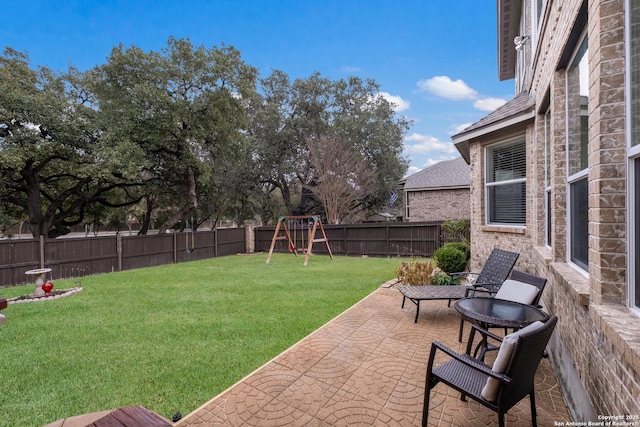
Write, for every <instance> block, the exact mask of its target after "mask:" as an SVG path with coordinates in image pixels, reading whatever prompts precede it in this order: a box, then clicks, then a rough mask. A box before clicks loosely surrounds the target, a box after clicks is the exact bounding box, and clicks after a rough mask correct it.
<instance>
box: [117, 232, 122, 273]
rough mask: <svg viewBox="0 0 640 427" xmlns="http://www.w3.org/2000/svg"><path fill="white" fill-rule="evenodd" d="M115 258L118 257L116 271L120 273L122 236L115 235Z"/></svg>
mask: <svg viewBox="0 0 640 427" xmlns="http://www.w3.org/2000/svg"><path fill="white" fill-rule="evenodd" d="M116 254H117V255H116V256H117V257H118V271H122V235H121V234H120V233H118V234H116Z"/></svg>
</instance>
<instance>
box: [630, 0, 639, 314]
mask: <svg viewBox="0 0 640 427" xmlns="http://www.w3.org/2000/svg"><path fill="white" fill-rule="evenodd" d="M628 6H629V7H628V9H627V10H628V19H629V25H628V37H629V38H630V40H629V43H628V44H627V46H628V48H627V49H628V52H627V54H628V58H629V61H628V63H627V64H628V65H627V66H628V70H627V74H628V78H627V81H628V88H629V89H628V94H629V96H628V97H627V99H628V107H629V108H628V109H627V111H629V112H630V117H629V120H628V123H629V124H628V126H629V132H628V135H629V140H628V150H627V152H628V156H629V172H630V173H629V180H628V187H629V190H628V191H629V193H628V194H629V215H628V218H629V224H628V226H629V230H630V233H629V238H630V241H629V257H628V261H627V263H628V271H629V276H628V277H629V296H630V298H629V305H630V306H632V307H636V308H638V309H640V265H638V261H637V260H638V258H639V257H640V1H639V0H630V1H629V2H628Z"/></svg>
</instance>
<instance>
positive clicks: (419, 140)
mask: <svg viewBox="0 0 640 427" xmlns="http://www.w3.org/2000/svg"><path fill="white" fill-rule="evenodd" d="M404 141H405V144H404V146H405V151H406V152H407V154H414V155H416V154H417V155H420V154H432V153H433V152H434V151H436V152H440V153H446V154H454V153H457V150H456V147H455V146H454V145H453V144H452V143H451V142H443V141H440V140H439V139H438V138H436V137H433V136H429V135H422V134H419V133H416V132H414V133H412V134H411V135H409V136H406V137H405V138H404Z"/></svg>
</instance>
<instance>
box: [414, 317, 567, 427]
mask: <svg viewBox="0 0 640 427" xmlns="http://www.w3.org/2000/svg"><path fill="white" fill-rule="evenodd" d="M557 320H558V318H557V317H555V316H552V317H550V318H549V319H548V320H547V321H546V322H545V323H542V322H535V323H532V324H531V325H529V326H527V327H526V328H523V329H521V330H519V331H518V332H515V333H513V334H511V335H507V336H506V337H504V338H500V337H499V336H497V335H494V334H492V333H491V332H489V331H487V330H484V329H482V328H480V327H479V326H477V325H473V327H472V329H471V335H472V336H470V337H469V343H467V352H466V353H465V354H458V353H456V352H454V351H452V350H450V349H449V348H447V347H446V346H444V345H442V344H441V343H439V342H437V341H434V342H433V343H432V344H431V353H430V354H429V362H428V365H427V376H426V380H425V391H424V406H423V411H422V425H423V426H426V425H427V421H428V419H429V400H430V395H431V389H432V388H434V387H435V386H436V385H437V384H438V383H440V382H441V383H443V384H446V385H448V386H449V387H452V388H454V389H456V390H458V391H459V392H460V393H461V396H460V398H461V400H462V401H465V400H466V397H467V396H468V397H470V398H472V399H473V400H475V401H477V402H478V403H480V404H481V405H483V406H485V407H487V408H489V409H491V410H492V411H494V412H497V413H498V425H499V426H500V427H504V416H505V414H506V413H507V411H508V410H509V409H511V408H512V407H513V406H514V405H516V404H517V403H518V402H520V400H522V399H523V398H524V397H525V396H527V395H529V400H530V403H531V422H532V425H533V426H534V427H536V426H537V422H536V403H535V389H534V382H535V381H534V380H535V374H536V371H537V369H538V365H539V364H540V360H541V359H542V357H543V355H544V352H545V348H546V346H547V343H548V342H549V338H550V337H551V334H552V333H553V329H554V328H555V325H556V323H557ZM476 331H479V332H480V333H481V334H483V335H484V336H487V337H491V338H492V339H495V340H497V341H501V342H502V345H501V347H500V351H499V353H498V356H497V357H496V360H495V362H494V364H493V366H489V365H487V364H485V363H483V362H481V361H479V360H477V359H474V358H473V357H471V356H470V352H471V343H472V342H473V335H474V334H475V332H476ZM438 350H440V351H442V352H444V353H446V354H447V355H449V356H450V357H451V359H450V360H448V361H447V362H445V363H442V364H441V365H439V366H436V367H434V361H435V357H436V353H437V351H438Z"/></svg>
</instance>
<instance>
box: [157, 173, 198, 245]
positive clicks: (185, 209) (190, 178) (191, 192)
mask: <svg viewBox="0 0 640 427" xmlns="http://www.w3.org/2000/svg"><path fill="white" fill-rule="evenodd" d="M186 175H187V177H186V178H187V184H188V186H189V188H188V190H187V193H188V198H187V203H185V205H184V206H182V207H181V208H180V209H178V210H177V211H176V212H175V213H174V214H173V215H171V217H170V218H169V219H168V220H167V221H166V222H165V223H164V224H162V225H161V226H160V229H159V230H158V233H159V234H163V233H166V232H167V230H168V229H170V228H171V227H173V226H174V225H176V224H177V223H178V222H179V221H180V220H181V219H183V218H184V217H185V216H186V215H187V214H188V213H189V212H191V211H192V210H194V209H195V208H197V207H198V198H197V196H196V177H195V176H194V174H193V169H191V166H188V167H187V172H186Z"/></svg>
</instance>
